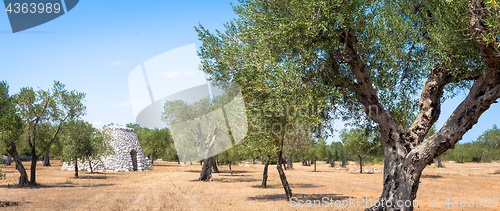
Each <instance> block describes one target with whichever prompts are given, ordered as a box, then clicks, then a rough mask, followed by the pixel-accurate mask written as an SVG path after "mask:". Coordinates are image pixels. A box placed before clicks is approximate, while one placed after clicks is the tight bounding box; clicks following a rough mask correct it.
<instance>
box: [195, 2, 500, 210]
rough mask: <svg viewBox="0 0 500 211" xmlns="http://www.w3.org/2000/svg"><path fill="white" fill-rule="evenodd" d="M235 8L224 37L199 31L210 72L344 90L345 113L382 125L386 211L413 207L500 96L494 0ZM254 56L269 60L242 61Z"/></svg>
mask: <svg viewBox="0 0 500 211" xmlns="http://www.w3.org/2000/svg"><path fill="white" fill-rule="evenodd" d="M234 10H235V12H236V13H237V14H238V16H239V17H238V18H236V19H235V20H234V21H232V22H230V23H228V24H226V31H225V32H224V33H222V32H218V33H217V34H216V35H213V36H204V35H205V33H200V34H202V35H200V36H201V37H202V42H203V43H204V45H203V46H202V48H201V51H202V52H205V54H204V56H205V58H203V59H204V60H203V62H204V63H203V65H204V70H208V69H213V70H214V72H217V74H214V75H215V76H216V77H220V76H224V75H225V74H224V71H226V72H230V74H228V75H229V76H235V75H237V74H236V73H238V72H241V71H243V70H252V69H254V70H258V69H259V68H256V66H259V65H260V66H263V67H269V66H273V64H281V67H284V66H295V67H297V68H288V69H287V73H288V74H289V75H295V76H297V79H299V80H300V82H301V84H303V85H304V86H315V87H320V88H321V87H332V88H333V89H335V90H337V91H339V92H341V93H342V94H341V99H342V100H341V101H337V102H335V103H336V104H337V105H339V106H340V107H342V108H344V109H343V110H342V114H343V115H344V117H346V118H348V119H355V121H352V124H360V125H364V124H365V123H366V122H370V121H373V124H376V125H377V126H378V127H379V129H380V141H381V146H382V148H383V151H384V180H383V181H384V184H383V185H384V188H383V190H382V193H381V196H380V201H383V202H386V204H389V205H392V206H383V209H385V210H413V207H412V206H410V207H398V206H397V202H398V201H407V200H409V201H411V200H414V199H415V198H416V194H417V190H418V187H419V183H420V176H421V173H422V171H423V169H424V168H425V167H426V166H427V164H428V163H430V162H432V160H433V159H434V158H436V157H438V156H439V155H441V154H442V153H444V152H445V151H447V150H448V149H451V148H453V147H454V145H455V144H456V143H457V142H458V141H459V140H460V139H461V138H462V136H463V135H464V134H465V133H466V132H467V131H468V130H469V129H470V128H471V127H472V126H473V125H475V124H476V123H477V121H478V119H479V117H480V116H481V115H482V114H483V113H484V112H485V111H486V110H487V109H488V108H489V107H490V106H491V105H492V104H493V103H494V102H496V99H498V98H499V97H500V53H499V50H498V47H499V45H498V43H499V41H498V40H499V39H498V37H499V30H500V21H499V20H498V17H499V16H500V15H499V11H500V6H499V5H498V3H497V2H496V1H481V0H469V1H453V0H451V1H450V0H446V1H445V0H424V1H422V0H410V1H408V0H405V1H402V0H391V1H385V0H382V1H371V0H360V1H346V0H333V1H321V0H305V1H281V0H242V1H241V2H240V4H239V5H238V6H235V7H234ZM255 46H258V47H255ZM252 55H266V57H262V58H266V59H260V60H259V59H251V60H250V59H249V60H247V59H245V57H247V56H249V57H252ZM270 64H271V65H270ZM292 64H293V65H292ZM278 66H279V65H278ZM262 70H265V68H262ZM268 70H269V71H271V72H272V71H273V69H272V68H271V69H268ZM245 72H246V71H245ZM248 72H251V71H248ZM261 74H264V73H262V72H258V71H257V72H254V75H255V78H259V77H258V76H259V75H261ZM244 83H250V80H246V81H242V84H241V86H245V85H244ZM282 87H283V86H282ZM460 90H466V91H468V95H467V97H466V98H465V99H464V100H463V102H462V103H461V104H460V105H458V106H457V108H456V109H455V110H454V112H453V113H452V114H451V115H450V116H449V118H448V119H447V121H446V122H445V123H444V125H443V126H442V127H441V128H440V129H439V130H438V131H437V132H436V133H435V134H434V135H433V136H431V137H429V138H428V139H425V141H424V138H425V136H426V134H427V132H428V131H429V129H430V128H431V126H432V125H433V124H434V123H435V122H436V121H437V119H438V117H439V114H440V110H441V102H442V101H443V100H445V99H446V98H447V97H451V96H453V95H454V94H456V93H457V92H459V91H460ZM276 91H278V89H276ZM334 93H335V92H334ZM388 202H390V203H388ZM373 209H382V207H373Z"/></svg>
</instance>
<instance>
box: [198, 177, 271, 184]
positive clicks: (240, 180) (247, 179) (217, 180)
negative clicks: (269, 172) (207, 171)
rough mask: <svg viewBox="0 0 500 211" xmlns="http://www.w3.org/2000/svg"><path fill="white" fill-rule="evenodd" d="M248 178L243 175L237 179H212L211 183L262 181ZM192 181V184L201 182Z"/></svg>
mask: <svg viewBox="0 0 500 211" xmlns="http://www.w3.org/2000/svg"><path fill="white" fill-rule="evenodd" d="M247 176H248V175H241V176H235V177H231V176H229V177H220V178H213V177H212V180H211V182H222V183H231V182H257V181H261V180H258V179H254V178H250V177H247ZM190 181H191V182H199V181H200V180H198V179H193V180H190Z"/></svg>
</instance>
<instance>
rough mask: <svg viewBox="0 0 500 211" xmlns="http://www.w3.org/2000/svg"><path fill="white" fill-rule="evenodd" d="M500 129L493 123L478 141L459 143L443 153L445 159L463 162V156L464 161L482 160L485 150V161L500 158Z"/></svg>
mask: <svg viewBox="0 0 500 211" xmlns="http://www.w3.org/2000/svg"><path fill="white" fill-rule="evenodd" d="M499 142H500V129H498V128H497V126H496V125H493V127H492V128H491V129H488V130H486V131H484V132H483V134H482V135H480V136H479V137H478V138H477V140H476V141H473V142H469V143H465V144H457V145H455V149H453V150H448V151H446V152H445V153H444V154H443V155H442V159H443V160H452V161H457V162H461V161H462V156H463V159H464V162H480V161H481V156H482V153H483V152H484V159H483V161H484V162H490V161H493V160H500V146H499Z"/></svg>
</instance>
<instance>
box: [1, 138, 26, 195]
mask: <svg viewBox="0 0 500 211" xmlns="http://www.w3.org/2000/svg"><path fill="white" fill-rule="evenodd" d="M6 151H7V153H9V155H10V156H12V158H14V162H15V163H16V169H17V170H18V171H19V173H20V174H21V176H19V186H26V185H29V181H28V174H27V173H26V169H25V168H24V166H23V163H22V162H21V159H20V158H19V154H17V149H16V145H11V146H9V148H8V149H7V150H6Z"/></svg>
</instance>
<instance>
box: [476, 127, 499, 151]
mask: <svg viewBox="0 0 500 211" xmlns="http://www.w3.org/2000/svg"><path fill="white" fill-rule="evenodd" d="M477 141H480V142H482V143H484V144H486V145H488V146H489V147H492V148H500V129H499V128H497V125H493V127H492V128H491V129H488V130H486V131H484V132H483V134H482V135H481V136H479V138H477Z"/></svg>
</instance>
